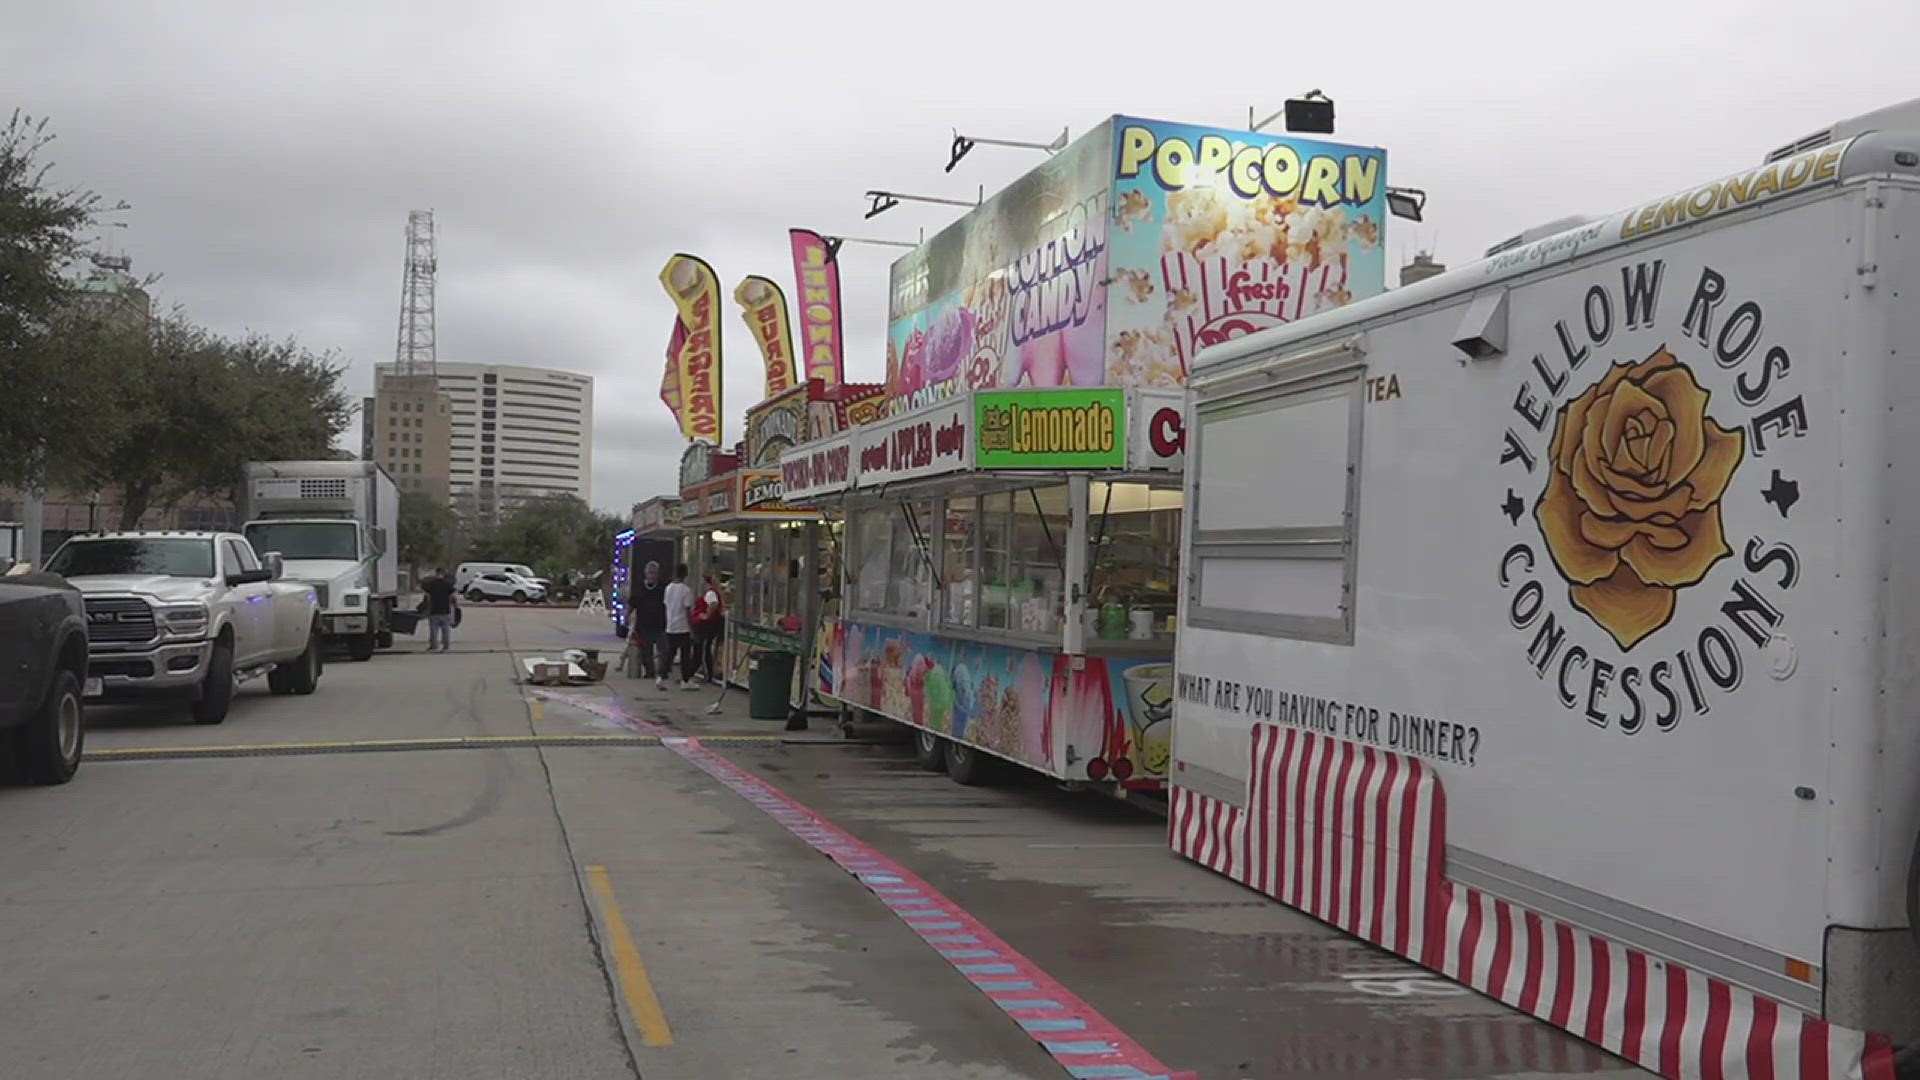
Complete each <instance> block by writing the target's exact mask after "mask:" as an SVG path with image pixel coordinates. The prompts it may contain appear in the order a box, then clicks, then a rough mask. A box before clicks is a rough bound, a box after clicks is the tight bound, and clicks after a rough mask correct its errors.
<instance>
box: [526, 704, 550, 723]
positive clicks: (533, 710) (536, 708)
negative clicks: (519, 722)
mask: <svg viewBox="0 0 1920 1080" xmlns="http://www.w3.org/2000/svg"><path fill="white" fill-rule="evenodd" d="M527 715H528V716H529V717H532V718H533V722H534V723H536V724H538V723H540V722H541V721H543V720H545V719H546V718H547V707H546V706H545V705H542V704H540V699H539V698H528V699H527Z"/></svg>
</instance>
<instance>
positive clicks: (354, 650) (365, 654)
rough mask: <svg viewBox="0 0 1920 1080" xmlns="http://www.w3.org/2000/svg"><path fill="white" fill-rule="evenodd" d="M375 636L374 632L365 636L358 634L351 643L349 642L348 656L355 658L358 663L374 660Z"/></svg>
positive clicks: (370, 631) (368, 632)
mask: <svg viewBox="0 0 1920 1080" xmlns="http://www.w3.org/2000/svg"><path fill="white" fill-rule="evenodd" d="M375 636H376V635H375V634H374V632H373V631H372V630H369V631H367V632H366V633H364V634H356V635H355V636H354V637H353V639H352V640H351V641H348V642H347V655H348V656H351V657H353V659H354V660H355V661H356V662H365V661H367V660H371V659H373V645H374V640H375Z"/></svg>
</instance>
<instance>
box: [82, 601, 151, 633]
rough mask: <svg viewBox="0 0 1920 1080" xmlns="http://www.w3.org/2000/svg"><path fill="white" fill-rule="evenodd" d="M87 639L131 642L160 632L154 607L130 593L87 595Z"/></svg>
mask: <svg viewBox="0 0 1920 1080" xmlns="http://www.w3.org/2000/svg"><path fill="white" fill-rule="evenodd" d="M86 605H87V640H89V641H92V642H94V643H96V644H110V645H129V644H135V643H144V642H148V641H152V640H153V639H154V638H155V637H157V636H159V630H158V628H157V627H155V626H154V622H153V608H151V607H149V606H148V605H147V602H146V601H145V600H138V599H135V598H133V597H131V596H102V597H93V596H89V597H87V598H86Z"/></svg>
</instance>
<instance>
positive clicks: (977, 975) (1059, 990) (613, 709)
mask: <svg viewBox="0 0 1920 1080" xmlns="http://www.w3.org/2000/svg"><path fill="white" fill-rule="evenodd" d="M542 696H544V697H549V698H552V699H554V700H557V701H561V702H564V703H565V704H568V705H572V706H575V707H577V708H581V709H584V710H586V711H588V712H591V713H594V714H595V715H598V716H604V717H607V718H609V719H612V720H615V721H616V722H618V723H621V724H623V725H625V726H627V727H630V728H632V729H633V730H635V731H644V732H646V733H647V734H662V735H666V736H668V737H667V738H666V739H665V740H664V741H663V745H664V746H666V747H667V748H668V749H669V750H672V751H673V752H674V753H676V754H679V755H680V756H681V757H682V758H684V759H686V760H687V761H688V762H691V763H692V764H693V765H694V767H696V768H698V769H699V770H700V771H702V772H704V773H706V774H707V775H708V776H711V777H713V778H714V779H715V780H718V781H720V783H722V784H724V785H726V787H728V788H729V789H731V790H732V791H733V792H734V793H735V794H737V795H739V796H741V797H742V798H744V799H746V800H747V801H748V802H749V803H752V804H753V805H754V806H755V807H758V808H759V809H760V810H761V811H763V812H764V813H766V814H767V816H768V817H771V818H773V819H774V820H775V821H776V822H778V823H779V824H780V825H781V826H782V827H783V828H785V829H786V830H787V831H788V832H790V833H792V834H793V835H794V836H796V837H798V838H799V839H800V840H802V841H804V842H805V843H806V844H807V846H809V847H811V848H813V849H814V850H816V851H818V852H820V853H821V854H823V855H825V856H827V857H828V858H829V859H832V860H833V861H834V863H835V864H836V865H838V866H840V867H841V868H842V869H844V870H845V871H846V872H847V873H848V874H851V875H853V877H854V878H855V879H857V880H858V881H859V882H860V883H861V884H862V885H864V886H866V888H867V889H868V891H869V892H872V891H873V890H875V889H877V888H887V889H889V890H892V889H914V890H917V891H918V893H919V895H920V896H923V897H925V898H927V899H928V900H931V901H932V902H933V904H934V906H936V907H937V908H938V909H939V910H940V911H942V912H944V913H945V916H946V917H945V918H942V919H937V920H931V921H930V922H929V920H924V919H916V920H915V921H914V922H907V921H906V919H905V917H904V916H905V914H907V913H903V912H902V911H901V910H900V909H898V908H895V907H892V906H890V905H889V906H887V910H888V911H890V912H892V913H893V915H894V917H895V918H899V919H901V920H902V922H905V923H906V925H907V926H908V927H909V928H911V929H912V930H913V931H914V932H915V933H917V934H919V935H920V936H921V937H922V938H923V939H926V938H929V937H946V936H948V935H952V934H966V935H971V936H972V937H974V938H976V939H978V941H977V942H975V943H969V944H968V945H967V946H966V949H965V951H966V952H967V953H969V954H970V955H969V956H968V957H966V958H964V959H961V958H950V957H946V956H944V954H943V955H942V959H945V960H946V961H947V962H948V963H949V964H951V965H953V967H954V969H955V970H956V971H958V972H960V973H961V974H963V975H965V976H967V978H968V980H969V981H971V982H973V983H974V984H975V986H976V988H978V989H979V990H981V992H982V993H984V994H986V995H987V999H988V1000H989V1001H993V1002H994V1004H996V1005H1000V1004H1001V999H1002V998H1004V999H1006V1000H1021V999H1033V998H1044V999H1046V1000H1048V1001H1051V1002H1054V1003H1056V1004H1057V1005H1059V1008H1058V1009H1057V1010H1047V1011H1046V1012H1045V1013H1044V1015H1045V1016H1047V1017H1048V1018H1050V1019H1072V1020H1079V1021H1081V1022H1082V1023H1083V1024H1084V1026H1083V1027H1076V1028H1075V1029H1074V1030H1073V1031H1072V1033H1071V1034H1070V1035H1067V1036H1062V1035H1058V1034H1056V1033H1054V1032H1051V1031H1042V1032H1028V1033H1027V1034H1028V1035H1029V1037H1031V1038H1033V1040H1034V1041H1035V1042H1037V1043H1039V1044H1040V1046H1041V1047H1042V1048H1043V1049H1045V1050H1046V1051H1047V1053H1048V1054H1050V1055H1051V1056H1052V1057H1053V1058H1054V1060H1055V1061H1058V1062H1059V1063H1060V1064H1061V1065H1062V1066H1063V1067H1071V1066H1074V1065H1087V1064H1101V1065H1121V1066H1131V1067H1132V1068H1134V1069H1138V1070H1139V1071H1140V1073H1141V1074H1142V1075H1143V1076H1147V1077H1164V1078H1166V1080H1196V1078H1197V1074H1195V1073H1192V1072H1179V1073H1176V1072H1174V1071H1173V1070H1172V1069H1169V1068H1168V1067H1167V1066H1166V1065H1163V1064H1161V1062H1160V1060H1159V1059H1158V1058H1156V1057H1154V1056H1153V1055H1152V1054H1151V1053H1149V1052H1148V1051H1147V1050H1146V1048H1145V1047H1143V1046H1141V1045H1140V1044H1139V1043H1137V1042H1135V1041H1133V1040H1132V1039H1130V1038H1128V1037H1127V1036H1126V1035H1125V1034H1123V1033H1122V1032H1121V1031H1120V1029H1119V1028H1118V1027H1116V1026H1115V1025H1114V1024H1113V1023H1112V1022H1111V1021H1109V1020H1108V1019H1107V1018H1106V1017H1104V1016H1102V1015H1100V1013H1099V1012H1098V1011H1097V1010H1095V1009H1094V1008H1093V1006H1091V1005H1089V1004H1087V1002H1085V1001H1084V1000H1082V999H1081V998H1080V997H1079V996H1078V995H1076V994H1074V993H1073V992H1072V991H1070V990H1068V989H1067V988H1066V987H1065V986H1063V985H1061V984H1060V983H1059V982H1057V981H1055V980H1054V978H1053V977H1052V976H1050V975H1048V974H1047V973H1046V972H1045V971H1043V970H1041V968H1040V966H1039V965H1038V964H1035V963H1034V962H1033V961H1031V960H1029V959H1027V958H1026V957H1025V956H1023V955H1021V954H1020V953H1019V952H1016V951H1015V950H1014V949H1013V947H1012V946H1010V945H1008V944H1007V943H1006V942H1005V941H1004V940H1002V939H1001V938H1000V936H999V935H997V934H995V933H994V932H993V931H991V930H989V929H987V927H986V925H985V924H984V923H982V922H980V921H979V920H978V919H976V918H974V917H973V916H972V915H970V914H968V913H967V912H966V911H965V910H963V909H962V908H961V907H960V905H958V904H956V903H954V902H953V901H952V900H951V899H949V898H948V897H946V896H945V895H943V894H942V893H940V891H939V890H937V889H935V888H934V887H933V886H932V885H929V884H928V883H927V882H926V881H925V880H924V879H922V878H921V877H919V876H918V875H916V874H914V873H913V872H912V871H910V870H908V869H907V868H906V867H904V866H901V865H900V864H899V863H897V862H895V861H893V860H892V859H890V858H888V857H887V856H885V855H883V854H881V853H880V851H879V850H878V849H876V848H873V847H869V846H868V845H867V844H865V843H863V842H862V841H860V840H858V839H856V838H855V837H854V836H853V834H852V833H849V832H847V831H846V830H845V829H842V828H840V827H839V826H838V825H835V824H833V823H832V822H830V821H828V820H827V819H825V818H823V817H821V816H820V815H819V814H817V813H815V812H814V811H813V810H811V809H810V808H808V807H807V806H806V805H804V804H803V803H801V802H800V801H799V800H797V799H795V798H793V797H792V796H791V795H788V794H787V793H786V792H784V791H781V790H780V789H778V788H776V787H774V786H773V785H772V784H769V783H767V782H766V781H765V780H762V779H760V778H759V777H757V776H755V775H753V774H752V773H749V772H747V771H746V770H745V769H742V768H741V767H740V766H738V765H735V764H734V763H733V762H731V761H728V760H727V759H726V758H724V757H721V756H720V755H719V754H716V753H714V752H713V751H711V750H708V749H707V748H706V747H704V746H702V745H700V741H699V740H698V739H694V738H689V737H681V736H678V735H677V734H676V733H673V732H672V731H671V730H670V729H666V728H662V727H660V726H659V725H657V724H652V723H649V722H648V721H646V720H642V719H640V718H639V717H637V716H634V715H632V714H631V713H629V712H627V711H626V710H625V709H623V708H621V706H620V705H619V703H618V702H614V701H608V700H605V699H600V700H595V699H592V698H585V697H581V698H576V697H575V696H573V695H571V694H556V693H551V692H547V693H543V694H542ZM890 895H892V894H891V893H890ZM875 896H876V899H878V898H880V897H879V894H878V893H876V894H875ZM916 922H929V925H928V926H925V927H922V926H918V925H915V923H916ZM954 923H957V924H959V925H958V926H953V925H951V924H954ZM929 944H932V943H931V942H929ZM949 951H951V950H949ZM978 953H992V954H994V955H993V956H991V957H982V956H979V955H974V954H978ZM1010 983H1017V984H1023V985H1021V986H1020V987H1019V989H1018V993H1017V995H1016V994H1014V993H1012V992H1011V991H1012V989H1013V988H1012V987H1007V986H1004V985H1003V984H1010ZM1024 984H1031V985H1024ZM1002 989H1006V990H1008V991H1009V993H1000V991H1001V990H1002ZM1001 1008H1002V1009H1003V1010H1006V1008H1007V1007H1006V1006H1005V1005H1001ZM1021 1011H1022V1012H1023V1013H1024V1012H1025V1010H1021ZM1010 1015H1011V1013H1010ZM1016 1019H1017V1018H1016ZM1021 1030H1023V1031H1025V1030H1026V1029H1025V1028H1024V1027H1023V1028H1022V1029H1021ZM1093 1043H1104V1044H1106V1049H1104V1050H1103V1051H1102V1052H1100V1053H1097V1054H1089V1053H1087V1052H1085V1051H1084V1050H1081V1049H1080V1048H1081V1047H1084V1046H1087V1045H1089V1044H1093ZM1049 1044H1053V1045H1049ZM1056 1046H1057V1047H1060V1049H1055V1047H1056Z"/></svg>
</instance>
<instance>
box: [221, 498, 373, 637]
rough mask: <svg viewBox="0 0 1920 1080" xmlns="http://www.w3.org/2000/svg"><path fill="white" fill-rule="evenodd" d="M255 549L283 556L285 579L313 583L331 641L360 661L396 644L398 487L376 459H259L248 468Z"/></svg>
mask: <svg viewBox="0 0 1920 1080" xmlns="http://www.w3.org/2000/svg"><path fill="white" fill-rule="evenodd" d="M246 494H247V505H246V507H245V510H246V514H247V518H248V520H247V523H246V525H245V526H244V527H243V531H244V532H245V533H246V534H247V537H248V539H250V540H252V541H253V544H254V547H256V548H258V549H260V550H262V551H267V550H272V551H277V552H279V553H280V554H281V557H282V558H283V559H284V560H285V563H286V574H287V577H289V578H291V579H293V580H296V581H303V582H306V583H308V584H310V585H312V586H313V588H314V591H315V592H316V593H317V594H318V595H319V597H320V607H321V623H322V628H323V630H324V632H325V635H326V637H327V639H328V640H329V641H332V642H336V643H340V644H344V645H345V646H346V648H347V651H348V653H349V654H350V655H351V656H352V657H353V659H355V660H368V659H371V658H372V656H373V653H374V650H375V649H376V648H386V647H388V646H391V645H392V644H393V621H394V619H393V615H394V608H395V606H396V605H397V603H398V601H399V591H400V578H399V575H400V557H399V552H398V550H397V547H396V545H397V543H398V537H397V533H398V529H399V517H400V496H399V489H398V488H397V487H395V485H394V482H393V478H392V477H390V476H388V475H387V473H386V470H384V469H382V468H381V467H380V466H379V465H377V464H375V463H373V462H370V461H257V462H251V463H249V464H248V465H247V487H246Z"/></svg>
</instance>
